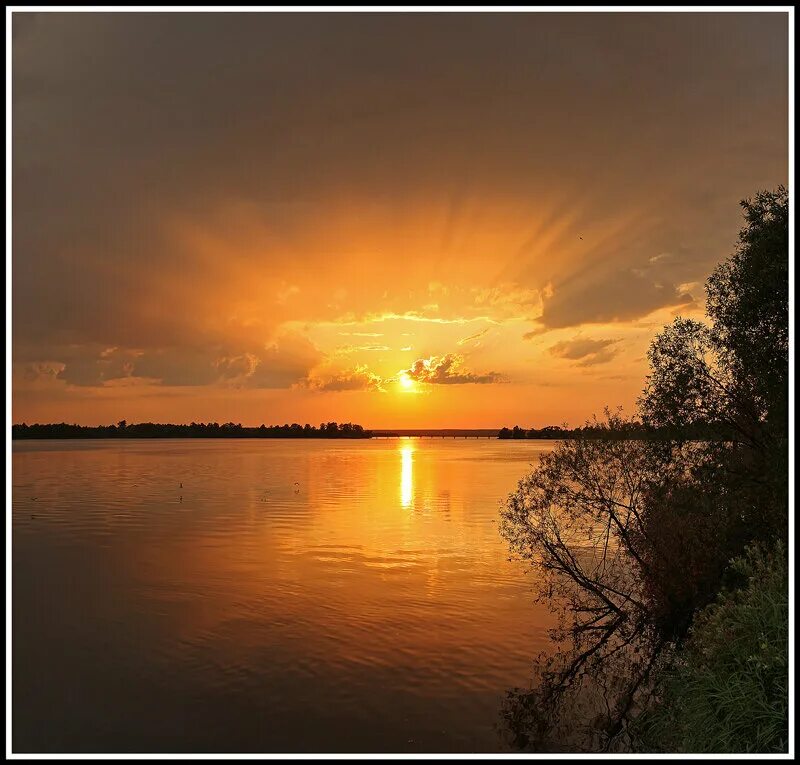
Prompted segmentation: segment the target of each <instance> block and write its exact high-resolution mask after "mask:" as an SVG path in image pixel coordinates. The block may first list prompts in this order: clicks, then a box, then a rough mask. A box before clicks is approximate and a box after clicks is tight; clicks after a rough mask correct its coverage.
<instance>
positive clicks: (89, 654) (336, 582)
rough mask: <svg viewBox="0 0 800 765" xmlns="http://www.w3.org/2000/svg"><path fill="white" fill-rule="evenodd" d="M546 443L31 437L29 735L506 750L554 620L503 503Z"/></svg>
mask: <svg viewBox="0 0 800 765" xmlns="http://www.w3.org/2000/svg"><path fill="white" fill-rule="evenodd" d="M550 448H551V444H549V443H547V442H541V441H522V442H509V441H498V440H464V439H446V440H442V439H373V440H365V441H321V440H297V441H292V440H225V441H217V440H154V441H119V440H112V441H36V442H15V443H14V453H13V555H12V557H13V569H12V575H13V590H12V592H13V664H12V672H13V675H12V692H13V749H14V751H20V752H24V751H28V752H31V751H32V752H45V751H85V752H91V751H106V752H151V751H163V752H170V751H173V752H326V751H330V752H336V751H340V752H349V751H350V752H357V751H375V752H437V751H443V752H469V751H498V750H501V749H502V747H503V744H502V741H501V740H500V738H499V737H498V732H497V730H496V724H497V722H498V709H499V705H500V702H501V700H502V698H503V696H504V693H505V691H506V690H507V689H508V688H510V687H513V686H526V685H528V682H529V677H530V667H531V660H532V658H533V657H534V656H535V655H536V654H537V653H538V652H539V651H540V650H542V649H543V648H545V647H546V641H547V634H546V632H547V629H548V628H549V627H550V626H551V617H550V615H549V614H548V613H547V611H546V610H545V609H544V608H543V607H541V606H537V605H534V604H533V603H532V597H531V587H532V582H531V580H530V577H529V576H528V575H526V573H525V571H524V569H523V566H522V564H520V563H513V562H509V561H508V550H507V547H506V544H505V543H504V541H503V540H502V539H501V538H500V537H499V535H498V532H497V520H498V509H499V506H500V503H501V502H502V500H503V499H504V498H505V497H506V496H507V494H508V493H509V492H510V491H512V490H513V489H514V487H515V486H516V482H517V480H518V479H519V478H521V477H522V475H523V474H524V473H525V472H526V471H527V470H529V469H530V465H531V464H532V463H535V462H536V460H537V455H538V454H540V453H541V452H542V451H543V450H547V449H550Z"/></svg>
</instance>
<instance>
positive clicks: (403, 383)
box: [398, 372, 414, 391]
mask: <svg viewBox="0 0 800 765" xmlns="http://www.w3.org/2000/svg"><path fill="white" fill-rule="evenodd" d="M398 382H399V383H400V387H401V388H402V389H403V390H405V391H410V390H413V389H414V380H412V379H411V378H410V377H409V376H408V375H407V374H406V373H405V372H403V373H402V374H401V375H400V377H399V378H398Z"/></svg>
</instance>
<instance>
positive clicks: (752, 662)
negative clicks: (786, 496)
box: [635, 545, 789, 753]
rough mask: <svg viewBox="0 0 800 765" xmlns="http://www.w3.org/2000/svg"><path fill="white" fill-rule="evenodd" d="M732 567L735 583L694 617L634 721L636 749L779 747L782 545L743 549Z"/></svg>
mask: <svg viewBox="0 0 800 765" xmlns="http://www.w3.org/2000/svg"><path fill="white" fill-rule="evenodd" d="M732 571H733V573H734V574H736V575H738V576H740V577H741V578H742V580H743V582H744V584H743V586H742V587H741V588H739V589H735V590H730V591H726V592H723V593H722V594H721V595H720V596H719V597H718V599H717V601H716V602H715V603H713V604H712V605H711V606H709V607H708V608H706V609H705V610H704V611H702V612H701V613H700V614H699V615H698V616H697V617H696V619H695V622H694V625H693V627H692V631H691V633H690V636H689V639H688V640H687V642H686V644H685V646H684V647H683V650H682V651H681V652H680V654H679V660H678V662H677V663H676V665H675V666H674V667H673V668H672V669H671V670H670V671H669V672H668V673H667V675H666V676H665V677H664V678H663V679H662V680H663V682H662V685H661V687H660V692H659V697H658V702H657V704H656V705H655V707H654V708H653V709H652V710H651V711H649V712H647V713H646V714H644V715H642V716H641V717H640V719H639V720H638V721H637V723H636V726H635V732H636V735H637V737H638V746H637V748H639V749H640V750H641V751H649V752H664V751H666V752H675V753H689V752H698V753H703V752H719V753H748V752H765V753H767V752H774V753H777V752H786V751H787V747H788V656H789V653H788V648H789V646H788V637H789V618H788V617H789V614H788V581H789V580H788V565H787V558H786V552H785V548H784V547H783V545H778V546H777V547H776V548H775V549H774V550H772V551H770V552H765V551H764V550H763V549H760V548H756V547H754V548H751V549H750V550H749V551H748V553H747V555H746V556H744V557H742V558H738V559H736V560H735V561H734V562H733V564H732Z"/></svg>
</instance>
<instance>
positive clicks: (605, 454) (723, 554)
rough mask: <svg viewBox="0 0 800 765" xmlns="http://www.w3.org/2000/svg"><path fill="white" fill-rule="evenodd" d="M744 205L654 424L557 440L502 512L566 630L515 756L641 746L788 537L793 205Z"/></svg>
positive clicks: (686, 326)
mask: <svg viewBox="0 0 800 765" xmlns="http://www.w3.org/2000/svg"><path fill="white" fill-rule="evenodd" d="M742 206H743V208H744V216H745V226H744V228H743V229H742V232H741V234H740V237H739V244H738V246H737V248H736V251H735V253H734V254H733V255H732V256H731V257H730V258H729V259H728V260H726V261H725V262H723V263H722V264H720V266H719V267H718V268H717V269H716V270H715V271H714V273H713V274H712V275H711V277H710V278H709V279H708V281H707V283H706V294H707V297H708V301H707V315H708V318H709V323H708V324H703V323H700V322H695V321H689V320H686V319H681V318H678V319H676V320H675V321H674V322H673V323H672V324H671V325H669V326H668V327H666V328H665V329H664V330H663V331H662V332H661V334H660V335H658V336H657V337H656V338H655V340H654V341H653V343H652V345H651V348H650V352H649V360H650V367H651V371H650V374H649V376H648V377H647V380H646V385H645V388H644V391H643V394H642V396H641V399H640V401H639V409H640V412H641V421H635V420H626V419H624V418H622V416H621V415H619V414H610V413H608V412H606V418H605V420H604V421H597V420H594V421H592V422H591V423H587V425H586V426H584V427H583V428H580V429H577V430H575V431H571V432H569V433H565V432H563V431H562V432H560V433H559V435H558V437H560V438H561V439H562V440H561V442H560V444H559V445H558V447H557V448H556V449H555V450H554V451H553V452H551V453H549V454H546V455H543V456H542V457H541V461H540V463H539V465H538V467H537V468H536V469H535V470H534V471H533V472H532V473H531V474H530V475H529V476H527V477H526V478H524V479H523V480H522V481H521V482H520V484H519V486H518V488H517V491H516V492H515V493H514V494H512V495H511V496H510V498H509V500H508V503H507V506H506V508H505V509H504V511H503V512H502V518H501V526H500V530H501V533H502V534H503V535H504V536H505V537H506V539H507V540H508V541H509V544H510V546H511V549H512V551H513V552H514V553H515V554H516V555H517V556H519V557H520V558H522V559H524V560H527V561H529V562H530V563H531V564H532V565H533V566H535V567H536V568H537V569H538V570H539V572H540V574H541V577H540V580H539V581H540V589H539V596H540V597H542V598H545V599H547V600H548V601H549V602H550V603H551V604H552V605H553V607H554V608H556V609H558V610H559V614H560V617H561V619H560V623H559V627H558V629H557V630H556V631H555V633H554V638H555V639H556V640H557V641H558V643H559V646H560V650H559V651H558V652H557V653H556V654H555V655H550V656H549V657H547V656H543V657H540V659H539V661H538V665H537V666H538V674H537V682H536V684H535V686H534V688H533V689H532V690H529V691H521V692H520V691H513V692H511V693H510V694H509V696H508V700H507V703H506V705H505V708H504V715H505V719H506V723H507V728H508V730H509V731H510V732H511V734H512V735H513V737H514V742H515V743H516V745H517V746H519V747H522V748H533V749H536V750H557V749H559V748H561V747H563V746H564V742H565V741H569V744H568V748H572V749H589V750H596V749H619V748H622V749H624V748H626V747H628V746H630V742H631V740H630V738H629V737H628V729H629V725H630V723H631V721H632V720H633V719H634V718H635V717H636V716H637V715H638V714H639V712H641V710H642V709H645V708H647V707H648V705H649V704H650V702H651V699H652V698H653V694H654V693H655V692H656V690H657V688H658V678H659V677H660V673H661V672H662V670H663V669H664V668H665V667H668V666H669V665H670V663H671V662H672V661H673V660H674V657H675V656H676V655H679V652H680V650H681V647H682V645H683V643H684V641H685V639H686V636H687V634H688V633H689V629H690V626H691V624H692V620H693V617H694V615H695V614H696V613H698V612H700V610H701V609H703V608H705V607H706V606H708V605H709V604H710V603H711V602H712V601H714V600H715V598H716V597H717V595H718V594H719V592H720V591H721V590H722V589H723V587H724V585H725V584H726V582H727V581H728V578H729V577H731V576H732V574H731V569H730V566H729V562H730V561H731V560H732V559H733V558H735V557H737V556H741V555H742V554H743V553H744V551H745V549H746V548H747V545H748V544H750V543H751V542H754V541H755V542H765V543H767V544H774V543H776V541H777V542H780V540H782V539H784V538H785V536H786V530H787V508H788V441H787V426H788V422H787V412H788V399H787V397H788V386H787V381H788V249H787V245H788V194H787V192H786V190H785V189H783V188H779V189H778V190H777V191H775V192H762V193H760V194H758V195H756V198H755V200H754V201H750V200H746V201H744V202H743V203H742ZM506 431H507V429H506ZM551 432H555V431H551ZM508 433H509V434H511V433H512V431H508ZM539 433H541V431H537V432H536V435H534V436H533V437H542V436H540V435H538V434H539ZM505 437H509V435H506V436H505ZM550 437H553V436H550ZM581 719H582V720H585V721H587V722H586V724H585V725H584V726H579V725H577V721H578V720H581Z"/></svg>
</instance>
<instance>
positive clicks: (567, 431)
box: [497, 420, 733, 441]
mask: <svg viewBox="0 0 800 765" xmlns="http://www.w3.org/2000/svg"><path fill="white" fill-rule="evenodd" d="M732 436H733V433H732V431H731V428H729V427H728V426H727V425H726V424H725V423H724V422H692V423H685V424H682V425H681V426H680V427H676V426H673V425H662V426H659V427H656V426H654V425H652V424H649V423H645V422H641V421H638V420H630V421H625V422H621V423H619V428H618V429H616V430H614V431H609V429H608V428H607V427H606V426H605V425H603V424H599V425H593V424H592V423H587V424H585V425H583V426H581V427H577V428H568V427H567V426H566V425H564V426H559V425H547V426H545V427H543V428H522V427H520V426H519V425H515V426H514V427H513V428H501V429H500V432H499V433H498V434H497V437H498V438H501V439H526V438H538V439H545V440H558V441H561V440H564V439H573V438H604V439H609V438H616V439H655V440H667V441H668V440H675V439H682V440H686V441H702V440H706V439H715V440H728V439H730V438H731V437H732Z"/></svg>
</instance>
